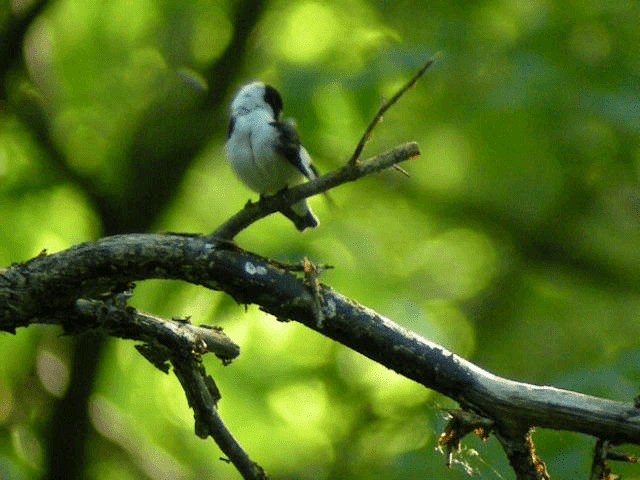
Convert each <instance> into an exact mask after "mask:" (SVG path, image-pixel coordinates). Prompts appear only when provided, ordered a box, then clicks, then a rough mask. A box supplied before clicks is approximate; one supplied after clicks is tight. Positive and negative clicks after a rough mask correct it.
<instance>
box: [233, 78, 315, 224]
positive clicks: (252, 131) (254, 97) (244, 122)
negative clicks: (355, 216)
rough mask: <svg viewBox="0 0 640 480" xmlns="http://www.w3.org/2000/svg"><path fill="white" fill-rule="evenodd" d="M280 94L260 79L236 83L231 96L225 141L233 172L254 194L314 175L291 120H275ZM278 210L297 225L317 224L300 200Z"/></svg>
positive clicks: (280, 107) (262, 193) (278, 116)
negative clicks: (233, 94)
mask: <svg viewBox="0 0 640 480" xmlns="http://www.w3.org/2000/svg"><path fill="white" fill-rule="evenodd" d="M281 112H282V97H281V96H280V94H279V93H278V91H277V90H276V89H275V88H273V87H271V86H269V85H265V84H264V83H262V82H253V83H249V84H248V85H245V86H244V87H242V88H241V89H240V90H239V91H238V93H237V94H236V96H235V98H234V99H233V101H232V102H231V121H230V122H229V132H228V139H227V143H226V145H225V150H226V152H227V157H229V160H230V161H231V166H232V167H233V170H234V171H235V173H236V175H238V177H239V178H240V180H242V181H243V182H244V183H245V184H246V185H247V186H248V187H249V188H250V189H251V190H253V191H255V192H258V193H259V194H260V195H273V194H274V193H276V192H278V191H280V190H282V189H284V188H287V187H289V186H292V185H295V184H298V183H300V182H301V181H302V180H304V177H306V178H308V179H309V180H313V179H315V178H317V176H318V172H317V170H316V169H315V167H314V166H313V164H312V163H311V157H310V156H309V153H308V152H307V150H306V149H305V148H304V147H303V146H302V144H301V143H300V138H299V136H298V132H297V131H296V128H295V126H294V125H293V124H291V123H289V122H282V121H280V114H281ZM282 213H283V214H284V215H285V216H286V217H287V218H288V219H289V220H291V221H292V222H293V223H294V224H295V226H296V228H297V229H298V230H300V231H302V230H304V229H305V228H314V227H317V226H318V225H320V222H319V221H318V218H317V217H316V216H315V215H314V214H313V212H312V211H311V209H310V208H309V206H308V205H307V202H306V200H301V201H299V202H297V203H295V204H293V205H291V207H289V208H287V209H284V210H283V211H282Z"/></svg>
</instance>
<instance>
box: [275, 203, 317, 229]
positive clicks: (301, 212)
mask: <svg viewBox="0 0 640 480" xmlns="http://www.w3.org/2000/svg"><path fill="white" fill-rule="evenodd" d="M282 213H283V215H284V216H285V217H287V218H288V219H289V220H291V221H292V222H293V224H294V225H295V226H296V228H297V229H298V230H300V231H301V232H302V231H303V230H305V229H306V228H316V227H317V226H318V225H320V220H318V217H316V216H315V215H314V213H313V212H312V211H311V209H310V208H309V205H307V202H306V201H305V200H302V201H301V202H298V203H294V204H293V205H291V206H290V207H288V208H284V209H283V210H282Z"/></svg>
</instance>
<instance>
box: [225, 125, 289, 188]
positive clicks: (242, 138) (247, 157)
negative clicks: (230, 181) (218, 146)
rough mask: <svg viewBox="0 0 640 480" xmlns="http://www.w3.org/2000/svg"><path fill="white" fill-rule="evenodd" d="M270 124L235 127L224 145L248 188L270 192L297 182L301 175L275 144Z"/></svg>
mask: <svg viewBox="0 0 640 480" xmlns="http://www.w3.org/2000/svg"><path fill="white" fill-rule="evenodd" d="M238 127H240V128H238ZM273 130H274V129H273V127H272V126H271V125H268V124H267V125H265V126H264V127H262V128H243V126H242V125H236V129H235V131H234V134H233V135H232V136H231V138H230V139H229V140H228V141H227V144H226V146H225V148H226V151H227V156H228V157H229V159H230V160H231V166H232V168H233V170H234V172H235V173H236V175H238V177H239V178H240V180H242V181H243V182H244V183H245V184H246V185H247V186H248V187H249V188H250V189H252V190H253V191H255V192H258V193H260V194H266V195H270V194H273V193H276V192H277V191H279V190H282V189H283V188H285V187H287V186H289V185H291V184H293V183H296V182H297V181H299V179H300V177H301V174H300V173H299V172H298V170H296V168H295V167H294V166H293V165H291V164H290V163H289V162H288V161H287V160H286V159H285V158H284V157H282V155H280V154H279V153H278V152H277V151H276V149H275V145H274V141H275V139H276V138H277V137H276V136H275V133H274V132H273Z"/></svg>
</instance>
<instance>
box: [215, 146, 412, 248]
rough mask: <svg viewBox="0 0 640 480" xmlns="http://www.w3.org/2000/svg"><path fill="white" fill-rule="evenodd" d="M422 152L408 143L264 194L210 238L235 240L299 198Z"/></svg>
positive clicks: (368, 173)
mask: <svg viewBox="0 0 640 480" xmlns="http://www.w3.org/2000/svg"><path fill="white" fill-rule="evenodd" d="M419 155H420V148H419V147H418V144H417V143H415V142H409V143H405V144H404V145H399V146H397V147H395V148H394V149H392V150H389V151H388V152H385V153H382V154H380V155H377V156H375V157H373V158H370V159H368V160H366V161H364V162H362V163H355V164H351V163H348V164H346V165H345V166H343V167H341V168H339V169H337V170H334V171H333V172H330V173H327V174H325V175H323V176H321V177H319V178H317V179H315V180H313V181H311V182H307V183H303V184H301V185H297V186H295V187H292V188H289V189H286V190H283V191H281V192H279V193H277V194H275V195H273V196H270V197H263V198H262V199H260V201H258V202H255V203H251V202H249V203H247V204H246V205H245V207H244V208H243V209H242V210H240V211H239V212H238V213H236V214H235V215H234V216H232V217H231V218H229V220H227V221H226V222H224V223H223V224H222V225H221V226H220V227H218V228H217V229H216V230H215V231H214V232H213V233H212V234H211V235H210V238H211V239H212V240H213V239H218V240H231V239H233V238H234V237H235V236H236V235H237V234H238V233H240V232H241V231H242V230H244V229H245V228H247V227H248V226H249V225H251V224H252V223H254V222H256V221H258V220H260V219H261V218H264V217H266V216H267V215H271V214H272V213H275V212H278V211H280V210H281V209H282V208H285V207H288V206H289V205H291V204H293V203H295V202H297V201H298V200H302V199H303V198H307V197H311V196H313V195H317V194H319V193H323V192H326V191H327V190H330V189H332V188H334V187H337V186H338V185H342V184H344V183H348V182H353V181H355V180H358V179H359V178H362V177H364V176H366V175H370V174H372V173H375V172H380V171H382V170H386V169H387V168H390V167H393V166H394V165H397V164H398V163H400V162H404V161H406V160H410V159H412V158H415V157H417V156H419Z"/></svg>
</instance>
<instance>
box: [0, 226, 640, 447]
mask: <svg viewBox="0 0 640 480" xmlns="http://www.w3.org/2000/svg"><path fill="white" fill-rule="evenodd" d="M149 278H167V279H176V280H184V281H187V282H191V283H194V284H198V285H203V286H205V287H207V288H211V289H214V290H221V291H224V292H226V293H228V294H229V295H231V296H232V297H234V298H235V299H236V300H237V301H238V302H240V303H255V304H258V305H260V306H261V307H262V309H263V310H265V311H266V312H268V313H271V314H273V315H275V316H277V317H284V318H290V319H292V320H296V321H299V322H301V323H303V324H304V325H306V326H308V327H309V328H311V329H314V330H317V331H319V332H320V333H322V334H323V335H325V336H327V337H329V338H332V339H334V340H336V341H338V342H340V343H343V344H344V345H347V346H348V347H350V348H352V349H354V350H356V351H358V352H360V353H362V354H364V355H366V356H367V357H369V358H371V359H373V360H375V361H377V362H379V363H381V364H382V365H385V366H387V367H388V368H391V369H393V370H395V371H397V372H398V373H400V374H402V375H404V376H406V377H407V378H410V379H412V380H415V381H416V382H418V383H420V384H422V385H424V386H426V387H428V388H431V389H434V390H437V391H438V392H441V393H442V394H444V395H447V396H449V397H451V398H453V399H454V400H456V401H457V402H459V403H460V404H461V405H462V406H463V407H464V408H467V409H469V410H472V411H474V412H476V413H479V414H480V415H482V416H484V417H487V418H490V419H493V420H494V421H495V425H496V426H495V428H496V430H497V431H498V432H505V434H507V435H508V432H513V431H527V428H529V427H533V426H539V427H548V428H553V429H560V430H569V431H574V432H580V433H585V434H588V435H593V436H595V437H598V438H607V439H609V440H611V441H614V442H619V443H622V442H629V443H636V444H640V409H638V408H637V407H636V406H635V405H634V404H633V403H632V402H629V403H625V402H618V401H612V400H607V399H603V398H598V397H593V396H588V395H582V394H580V393H576V392H571V391H567V390H560V389H556V388H553V387H546V386H537V385H530V384H526V383H521V382H516V381H512V380H508V379H504V378H500V377H497V376H495V375H493V374H491V373H489V372H487V371H485V370H482V369H481V368H479V367H478V366H476V365H474V364H472V363H471V362H468V361H467V360H465V359H463V358H460V357H458V356H457V355H455V354H453V353H451V352H449V351H448V350H446V349H445V348H443V347H441V346H440V345H437V344H435V343H433V342H430V341H428V340H426V339H424V338H422V337H419V336H417V335H416V334H414V333H411V332H409V331H407V330H405V329H403V328H402V327H400V326H398V325H396V324H395V323H393V322H392V321H391V320H389V319H387V318H385V317H383V316H381V315H378V314H377V313H375V312H374V311H372V310H370V309H368V308H366V307H364V306H362V305H359V304H358V303H356V302H354V301H352V300H350V299H349V298H346V297H344V296H343V295H341V294H339V293H338V292H336V291H334V290H332V289H331V288H330V287H328V286H326V285H322V284H320V285H319V290H318V293H319V299H318V298H315V297H314V295H312V294H311V292H310V290H309V288H308V286H307V285H306V284H305V281H304V279H302V278H298V277H297V276H295V275H294V274H293V273H291V272H289V271H285V270H283V269H282V268H281V267H279V266H277V265H276V264H274V263H272V262H270V261H269V260H267V259H265V258H262V257H260V256H258V255H255V254H252V253H248V252H244V251H242V250H240V249H237V248H233V249H230V248H229V246H228V244H226V243H224V242H223V243H220V244H216V243H215V242H213V241H211V239H208V238H204V237H188V236H179V235H122V236H115V237H107V238H104V239H102V240H99V241H97V242H95V243H85V244H82V245H79V246H76V247H73V248H71V249H69V250H66V251H63V252H60V253H57V254H54V255H49V256H40V257H37V258H35V259H33V260H31V261H29V262H26V263H24V264H17V265H14V266H12V267H10V268H8V269H7V270H5V271H4V272H3V273H2V275H1V276H0V329H2V330H6V331H13V330H14V329H15V328H17V327H20V326H26V325H29V324H30V323H34V322H38V321H41V320H40V319H42V318H47V317H51V316H52V313H53V312H55V311H59V310H66V309H69V308H72V307H73V305H74V304H75V302H76V299H77V298H78V297H86V296H90V295H95V294H97V293H99V292H101V291H110V290H111V289H112V288H114V287H116V286H118V285H121V284H122V283H123V282H128V281H135V280H143V279H149ZM318 300H319V302H320V308H321V309H322V312H323V318H324V321H323V322H322V324H321V325H320V324H318V322H317V319H316V315H315V312H316V308H317V306H316V302H317V301H318Z"/></svg>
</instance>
